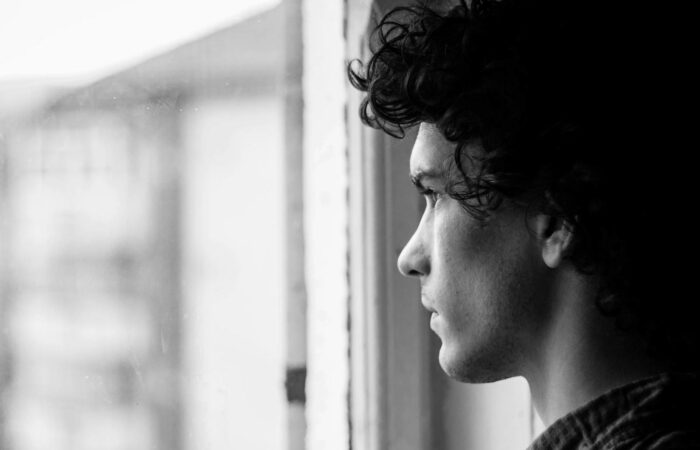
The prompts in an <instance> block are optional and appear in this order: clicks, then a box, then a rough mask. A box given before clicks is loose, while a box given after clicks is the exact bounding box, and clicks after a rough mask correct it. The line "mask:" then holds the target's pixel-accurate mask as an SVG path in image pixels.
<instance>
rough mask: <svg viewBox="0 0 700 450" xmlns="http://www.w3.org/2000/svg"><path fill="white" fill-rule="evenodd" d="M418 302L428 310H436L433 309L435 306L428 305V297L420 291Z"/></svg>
mask: <svg viewBox="0 0 700 450" xmlns="http://www.w3.org/2000/svg"><path fill="white" fill-rule="evenodd" d="M420 302H421V304H422V305H423V308H425V309H427V310H428V311H430V312H434V313H436V312H437V311H436V310H435V308H433V307H432V306H431V305H430V301H429V300H428V297H427V296H426V295H425V294H424V293H421V296H420Z"/></svg>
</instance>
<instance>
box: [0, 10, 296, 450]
mask: <svg viewBox="0 0 700 450" xmlns="http://www.w3.org/2000/svg"><path fill="white" fill-rule="evenodd" d="M283 33H284V17H283V13H282V10H281V8H279V7H278V8H275V9H272V10H270V11H267V12H265V13H262V14H260V15H258V16H255V17H252V18H250V19H247V20H245V21H243V22H240V23H237V24H234V25H232V26H231V27H228V28H226V29H223V30H220V31H217V32H215V33H212V34H210V35H208V36H205V37H203V38H201V39H198V40H196V41H194V42H190V43H187V44H185V45H182V46H180V47H178V48H175V49H173V50H172V51H169V52H167V53H165V54H162V55H159V56H157V57H154V58H152V59H149V60H147V61H145V62H143V63H142V64H139V65H136V66H134V67H132V68H129V69H127V70H124V71H122V72H120V73H117V74H114V75H112V76H109V77H107V78H105V79H102V80H100V81H97V82H96V83H94V84H92V85H90V86H86V87H84V88H80V89H77V90H74V91H72V92H69V93H68V94H64V95H61V96H60V97H58V98H56V99H54V100H52V101H50V102H45V103H43V104H41V105H40V106H39V107H38V108H35V109H33V110H32V111H31V112H30V113H26V111H24V112H23V116H22V117H21V118H19V119H18V118H17V117H14V118H13V119H12V120H13V121H12V126H7V124H8V123H10V122H9V120H10V119H8V118H7V117H5V126H4V127H3V123H2V122H0V136H1V137H2V139H0V156H1V157H2V169H3V173H2V177H1V178H2V185H0V217H2V221H1V222H0V227H1V230H0V231H1V233H0V287H1V289H2V290H1V292H0V295H1V296H0V325H1V326H0V330H1V331H2V334H0V353H1V355H0V356H1V361H2V368H1V369H2V370H1V371H0V375H1V377H0V395H1V398H0V409H1V415H0V420H1V421H0V439H1V440H0V448H3V449H11V450H35V449H36V450H40V449H41V450H45V449H52V450H63V449H65V450H98V449H105V450H107V449H110V450H112V449H114V450H146V449H160V450H178V449H208V448H211V449H221V448H241V449H248V450H255V449H261V450H262V449H265V450H275V449H282V448H283V446H284V445H285V442H286V435H285V433H286V427H285V424H284V408H285V405H286V400H285V398H284V345H283V340H284V336H283V333H284V317H283V314H284V307H283V296H284V292H283V289H284V270H285V267H284V258H285V254H284V233H285V229H284V211H285V203H284V202H285V200H284V199H285V197H284V186H283V181H284V176H283V175H284V173H283V171H284V168H283V166H284V164H283V159H284V138H283V136H284V122H283V116H284V108H283V106H284V104H283V101H284V99H283V83H284V76H283V75H284V74H283V72H284V42H283V40H284V36H283Z"/></svg>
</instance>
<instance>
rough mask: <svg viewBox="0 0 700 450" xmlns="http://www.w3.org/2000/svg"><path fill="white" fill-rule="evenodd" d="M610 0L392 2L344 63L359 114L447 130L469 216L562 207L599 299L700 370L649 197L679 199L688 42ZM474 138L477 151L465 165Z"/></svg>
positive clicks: (662, 203)
mask: <svg viewBox="0 0 700 450" xmlns="http://www.w3.org/2000/svg"><path fill="white" fill-rule="evenodd" d="M613 3H615V5H610V4H607V3H606V4H605V7H603V6H600V5H597V6H596V5H594V4H593V2H590V1H588V0H586V1H582V0H567V1H561V0H540V1H537V0H529V1H528V0H501V1H487V0H481V1H480V0H473V1H472V4H471V7H468V6H467V5H466V4H465V3H464V2H462V3H461V4H460V5H459V6H455V7H453V8H451V9H449V10H448V11H447V12H441V11H437V10H435V9H431V8H430V7H427V6H425V5H416V6H405V7H399V8H395V9H393V10H392V11H390V12H389V13H388V14H386V15H385V16H384V17H383V18H382V19H381V20H380V22H379V24H378V25H377V27H376V29H375V32H374V34H373V35H372V37H371V39H370V43H371V46H373V54H372V56H371V59H370V60H369V61H368V62H367V64H366V65H363V64H362V63H361V62H360V63H359V64H358V62H357V61H355V62H353V63H351V64H350V65H349V66H348V75H349V78H350V81H351V83H352V84H353V86H355V87H356V88H358V89H360V90H362V91H365V92H367V96H366V97H365V98H364V100H363V102H362V104H361V108H360V115H361V117H362V119H363V121H364V122H365V123H367V124H369V125H371V126H374V127H376V128H380V129H383V130H384V131H386V132H387V133H389V134H391V135H393V136H395V137H403V136H404V133H405V129H406V128H407V127H412V126H415V125H417V124H419V123H421V122H427V123H432V124H435V125H436V126H437V128H438V129H439V130H440V131H441V132H442V133H443V134H444V135H445V137H446V138H447V139H448V140H450V141H453V142H455V143H456V144H457V145H456V149H455V153H454V164H455V167H456V168H457V169H458V170H459V174H460V176H459V177H458V178H459V179H458V180H456V181H455V182H454V183H452V185H451V186H449V191H448V193H449V195H450V196H452V197H453V198H455V199H457V200H459V201H460V202H461V204H462V205H463V206H464V207H465V209H466V210H467V211H468V212H469V213H470V214H472V215H473V216H474V217H477V218H480V219H485V218H487V217H488V215H489V212H490V211H493V210H494V209H495V208H498V206H499V205H500V203H501V201H502V200H503V199H513V200H527V201H528V204H529V205H530V206H534V207H536V208H537V209H538V210H539V211H544V212H546V213H548V214H551V215H553V216H555V217H557V218H559V219H561V220H563V221H565V222H566V223H567V224H568V225H569V226H570V227H571V229H572V230H573V235H574V243H573V248H572V250H571V252H570V253H569V254H568V256H567V257H568V258H569V260H571V261H572V262H573V263H574V264H575V266H576V268H577V269H578V270H579V271H581V272H583V273H591V274H596V275H598V276H599V278H600V280H601V283H602V286H601V290H600V292H599V295H598V298H597V305H598V307H599V309H600V310H601V311H602V312H603V313H604V314H606V315H609V316H614V317H615V319H616V321H617V322H618V326H619V327H620V328H622V329H624V330H627V331H633V332H637V333H640V334H641V335H642V336H643V337H644V338H645V340H646V342H647V343H648V344H649V351H650V352H651V353H652V354H653V355H654V356H656V357H659V358H663V359H666V360H667V361H668V362H670V363H673V364H678V365H680V366H682V368H688V367H692V369H693V370H696V369H697V358H696V357H694V356H693V357H690V356H689V353H690V352H692V349H694V348H695V347H696V344H697V340H698V336H697V326H696V324H697V319H696V317H695V316H693V315H691V314H689V312H690V311H692V310H693V309H692V308H693V307H694V304H695V296H694V295H693V296H692V297H691V296H689V295H688V293H687V292H684V287H683V285H682V283H678V282H677V281H678V278H676V277H680V276H683V274H681V270H679V269H681V267H672V266H669V262H672V261H677V258H678V257H679V256H681V254H680V252H679V250H678V249H674V248H670V247H673V246H672V245H669V243H668V241H667V240H665V239H666V238H667V236H666V233H668V232H669V231H671V230H667V229H665V228H664V227H665V225H666V224H665V223H664V222H665V220H666V218H665V217H664V213H662V212H661V211H671V212H677V211H678V210H680V208H683V207H685V208H687V207H688V205H687V203H685V201H686V199H683V198H682V196H681V195H679V194H683V193H686V195H687V190H685V186H681V185H680V184H682V183H683V182H685V183H687V182H688V180H687V179H683V177H682V176H681V177H680V179H679V176H678V171H677V170H676V169H677V166H676V164H677V162H676V160H674V159H671V158H670V156H669V155H670V154H671V153H669V149H670V148H672V149H674V150H675V151H676V154H682V153H683V152H684V151H685V148H687V146H688V141H687V140H685V139H684V138H683V137H682V136H683V133H682V131H684V130H685V129H686V128H684V120H683V118H682V117H681V116H680V113H681V112H682V111H683V109H682V108H681V106H682V105H680V103H681V102H682V101H683V98H684V97H683V96H684V94H685V91H684V89H685V87H684V86H685V85H684V84H683V82H682V70H681V69H680V68H679V67H678V61H682V60H688V57H687V56H686V55H684V54H682V52H681V49H682V46H681V45H680V44H679V42H680V39H679V38H677V36H675V35H674V34H673V33H671V32H670V31H669V30H668V28H670V27H669V26H668V25H667V24H666V22H665V21H664V18H663V15H662V14H660V12H659V10H658V9H647V8H645V7H644V5H642V3H643V2H637V3H635V4H634V5H637V6H636V7H635V8H634V9H631V8H630V9H624V8H623V6H622V3H618V2H613ZM676 58H678V60H677V59H676ZM472 143H478V144H479V145H480V146H481V147H482V148H483V156H482V157H480V158H479V160H478V164H477V165H476V167H477V168H478V171H477V173H474V174H473V173H471V172H470V173H469V174H468V173H467V172H466V170H465V169H464V162H465V161H464V160H465V158H469V155H467V154H466V152H465V149H466V147H467V146H468V145H470V144H472ZM685 153H686V154H687V151H685ZM681 165H682V163H681ZM676 185H678V186H677V187H676ZM674 202H675V203H674ZM673 208H678V210H674V209H673ZM674 252H677V253H674ZM686 271H687V268H686ZM688 272H689V271H688ZM685 275H687V276H689V277H690V278H688V280H690V279H692V274H690V273H687V274H685Z"/></svg>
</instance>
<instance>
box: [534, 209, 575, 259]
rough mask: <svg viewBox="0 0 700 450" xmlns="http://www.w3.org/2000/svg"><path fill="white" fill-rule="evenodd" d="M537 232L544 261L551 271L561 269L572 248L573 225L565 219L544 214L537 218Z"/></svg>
mask: <svg viewBox="0 0 700 450" xmlns="http://www.w3.org/2000/svg"><path fill="white" fill-rule="evenodd" d="M536 231H537V236H538V238H539V241H540V246H541V251H542V260H543V261H544V263H545V264H546V265H547V267H549V268H551V269H555V268H557V267H559V265H560V264H561V262H562V261H563V259H564V256H565V255H566V252H567V251H568V250H569V248H570V247H571V241H572V238H573V233H572V231H571V225H570V224H569V223H568V222H566V221H565V220H563V219H560V218H557V217H553V216H548V215H544V214H542V215H540V216H538V217H537V223H536Z"/></svg>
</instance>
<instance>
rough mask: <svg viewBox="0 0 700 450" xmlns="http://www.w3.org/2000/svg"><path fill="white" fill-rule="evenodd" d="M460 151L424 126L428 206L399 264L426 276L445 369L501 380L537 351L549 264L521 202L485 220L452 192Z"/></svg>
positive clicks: (424, 289) (425, 298) (414, 163)
mask: <svg viewBox="0 0 700 450" xmlns="http://www.w3.org/2000/svg"><path fill="white" fill-rule="evenodd" d="M454 149H455V144H453V143H451V142H449V141H447V140H446V139H445V138H444V136H443V135H442V134H441V133H440V131H438V129H437V128H436V127H435V126H433V125H430V124H425V123H424V124H422V125H421V127H420V130H419V132H418V137H417V139H416V143H415V145H414V147H413V151H412V154H411V160H410V171H411V178H412V180H413V181H414V183H415V184H416V186H417V187H418V189H419V191H421V193H422V194H423V195H424V196H425V198H426V206H425V211H424V213H423V216H422V218H421V220H420V223H419V225H418V228H417V229H416V231H415V233H414V234H413V236H412V237H411V239H410V240H409V242H408V243H407V244H406V246H405V247H404V249H403V251H402V252H401V255H400V256H399V259H398V266H399V270H400V271H401V273H403V274H404V275H407V276H417V277H418V278H419V279H420V283H421V301H422V303H423V305H424V306H425V307H426V308H427V309H428V310H430V311H431V312H432V313H433V314H432V316H431V319H430V327H431V328H432V330H433V331H434V332H435V333H436V334H437V335H438V336H439V337H440V339H441V341H442V347H441V348H440V365H441V366H442V368H443V370H444V371H445V372H446V373H447V374H449V375H450V376H452V377H454V378H456V379H459V380H461V381H467V382H489V381H496V380H500V379H503V378H507V377H510V376H515V375H519V374H521V373H522V368H523V367H525V365H526V364H527V361H532V359H531V357H532V356H533V354H532V352H537V348H536V347H537V346H536V344H535V343H536V342H537V339H536V335H537V334H538V332H544V330H542V329H540V328H541V324H542V314H541V313H540V314H538V311H537V310H538V306H537V305H538V303H539V302H540V301H541V299H542V298H543V295H544V291H543V290H544V289H545V288H546V286H547V283H546V281H547V274H548V268H547V267H546V265H545V264H544V263H543V261H542V257H541V251H540V249H539V246H538V244H537V237H536V234H535V232H534V231H532V230H531V229H530V228H529V227H528V224H527V218H526V215H525V213H524V211H523V209H522V208H518V207H516V206H514V205H513V204H512V203H511V202H508V201H504V202H503V203H502V204H501V206H500V207H499V208H498V209H497V210H495V211H493V212H491V214H490V216H489V217H488V218H487V219H486V221H485V222H484V221H479V220H478V219H476V218H474V217H473V216H471V215H470V214H469V213H468V212H467V211H466V210H465V209H464V207H463V206H462V205H461V204H460V202H459V201H457V200H455V199H453V198H451V197H449V196H448V195H447V194H446V191H445V189H446V187H447V185H448V183H449V181H450V180H453V177H458V176H460V174H459V173H458V172H457V171H456V170H454V168H453V169H452V170H450V167H453V165H451V164H449V162H450V161H451V160H453V154H454ZM465 151H467V152H479V151H480V150H479V148H476V147H474V148H468V149H466V150H465ZM465 170H466V171H467V173H468V172H469V170H470V168H469V167H465ZM535 354H536V353H535Z"/></svg>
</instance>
